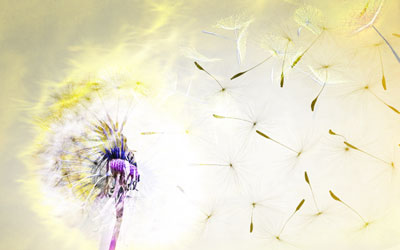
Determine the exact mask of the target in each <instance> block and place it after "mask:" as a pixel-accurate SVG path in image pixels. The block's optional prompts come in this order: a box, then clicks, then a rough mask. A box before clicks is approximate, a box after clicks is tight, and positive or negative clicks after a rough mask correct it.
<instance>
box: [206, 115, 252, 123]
mask: <svg viewBox="0 0 400 250" xmlns="http://www.w3.org/2000/svg"><path fill="white" fill-rule="evenodd" d="M213 117H214V118H217V119H232V120H238V121H244V122H248V123H251V124H253V125H255V124H254V122H252V121H250V120H246V119H242V118H237V117H230V116H222V115H216V114H213Z"/></svg>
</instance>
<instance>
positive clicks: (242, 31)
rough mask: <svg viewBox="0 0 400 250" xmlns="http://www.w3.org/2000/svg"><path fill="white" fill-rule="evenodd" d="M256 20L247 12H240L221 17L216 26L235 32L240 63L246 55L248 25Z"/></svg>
mask: <svg viewBox="0 0 400 250" xmlns="http://www.w3.org/2000/svg"><path fill="white" fill-rule="evenodd" d="M253 21H254V19H253V18H249V17H247V16H246V15H245V14H239V15H234V16H230V17H227V18H224V19H221V20H219V21H218V22H217V25H216V27H218V28H222V29H225V30H232V31H234V32H235V42H236V56H237V60H238V64H239V65H240V64H241V63H242V62H243V60H244V58H245V56H246V44H247V34H248V27H249V25H250V24H251V23H252V22H253Z"/></svg>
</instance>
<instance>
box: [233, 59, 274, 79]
mask: <svg viewBox="0 0 400 250" xmlns="http://www.w3.org/2000/svg"><path fill="white" fill-rule="evenodd" d="M271 57H272V56H269V57H267V58H265V59H264V60H263V61H261V62H260V63H258V64H256V65H255V66H253V67H251V68H250V69H248V70H245V71H242V72H239V73H237V74H235V75H234V76H232V77H231V80H233V79H235V78H238V77H239V76H241V75H243V74H245V73H247V72H249V71H251V70H253V69H255V68H257V67H258V66H260V65H261V64H263V63H265V62H266V61H268V60H269V59H270V58H271Z"/></svg>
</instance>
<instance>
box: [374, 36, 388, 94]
mask: <svg viewBox="0 0 400 250" xmlns="http://www.w3.org/2000/svg"><path fill="white" fill-rule="evenodd" d="M380 45H381V44H376V46H377V47H378V54H379V61H380V62H381V71H382V87H383V89H384V90H386V78H385V71H384V69H383V60H382V52H381V49H380V47H379V46H380Z"/></svg>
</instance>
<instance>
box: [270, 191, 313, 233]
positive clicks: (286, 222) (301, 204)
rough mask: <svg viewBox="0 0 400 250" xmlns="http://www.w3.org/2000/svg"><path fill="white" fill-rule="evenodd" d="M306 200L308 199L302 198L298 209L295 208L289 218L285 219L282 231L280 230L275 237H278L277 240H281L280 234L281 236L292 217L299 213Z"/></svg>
mask: <svg viewBox="0 0 400 250" xmlns="http://www.w3.org/2000/svg"><path fill="white" fill-rule="evenodd" d="M305 201H306V200H305V199H302V200H301V201H300V203H299V205H297V207H296V210H294V212H293V213H292V214H291V215H290V216H289V218H288V219H287V220H286V221H285V223H284V224H283V226H282V228H281V231H279V234H278V235H276V236H275V238H276V239H277V240H281V238H280V236H281V234H282V232H283V230H285V227H286V225H287V224H288V223H289V221H290V220H291V219H292V217H293V216H294V215H295V214H296V213H297V211H299V210H300V208H301V207H302V206H303V204H304V202H305Z"/></svg>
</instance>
